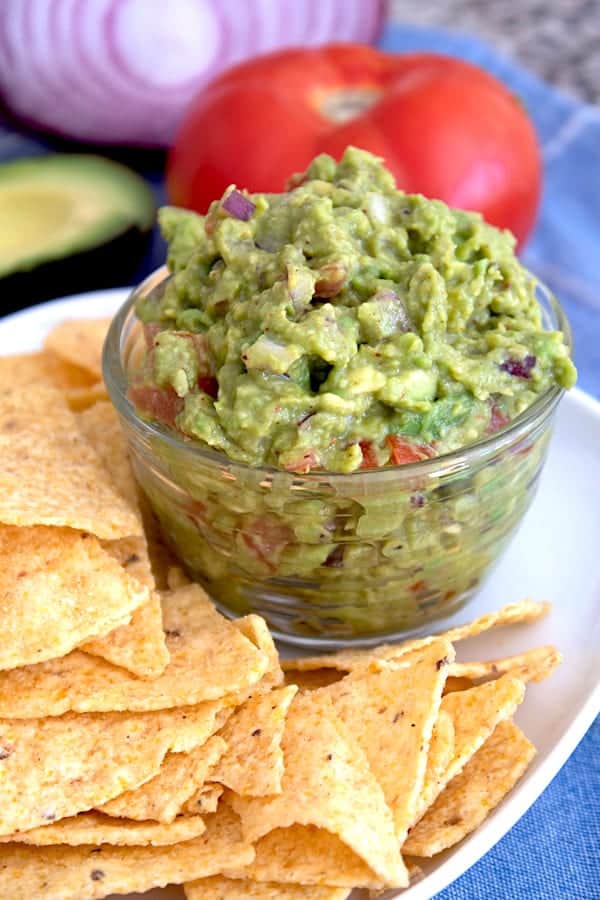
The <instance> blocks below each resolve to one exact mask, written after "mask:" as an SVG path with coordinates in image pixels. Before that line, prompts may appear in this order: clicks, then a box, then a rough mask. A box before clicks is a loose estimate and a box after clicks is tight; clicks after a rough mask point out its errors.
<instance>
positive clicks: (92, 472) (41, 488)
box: [0, 387, 141, 540]
mask: <svg viewBox="0 0 600 900" xmlns="http://www.w3.org/2000/svg"><path fill="white" fill-rule="evenodd" d="M0 457H1V458H2V467H1V468H0V522H4V523H5V524H6V525H59V526H68V527H69V528H76V529H78V530H80V531H89V532H90V533H91V534H95V535H96V537H99V538H104V539H106V540H114V539H116V538H121V537H129V536H131V535H139V534H141V526H140V522H139V521H138V518H137V516H136V515H135V512H134V511H133V510H132V509H131V507H130V506H129V504H128V503H126V501H125V500H124V499H123V498H122V497H121V496H120V494H118V493H117V492H116V491H115V490H114V488H113V486H112V484H111V482H110V478H109V476H108V474H107V472H106V470H105V469H104V467H103V466H102V463H101V462H100V460H99V459H98V456H97V455H96V453H95V452H94V450H93V448H92V447H91V446H90V445H89V443H88V442H87V441H86V440H85V438H84V437H83V435H82V434H81V432H80V431H79V428H78V426H77V420H76V418H75V416H74V415H73V413H72V412H71V411H70V410H69V409H68V407H67V405H66V403H65V400H64V398H63V396H62V394H61V393H60V392H59V391H57V390H54V389H53V388H45V387H28V388H20V387H19V388H14V389H13V390H8V391H3V392H2V393H0Z"/></svg>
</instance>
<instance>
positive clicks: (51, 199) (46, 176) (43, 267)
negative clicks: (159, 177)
mask: <svg viewBox="0 0 600 900" xmlns="http://www.w3.org/2000/svg"><path fill="white" fill-rule="evenodd" d="M155 211H156V210H155V204H154V197H153V195H152V191H151V190H150V188H149V187H148V185H147V184H146V182H145V181H144V180H143V179H142V178H140V177H139V175H136V174H135V173H134V172H132V171H131V170H130V169H128V168H126V167H125V166H122V165H120V164H119V163H115V162H113V161H112V160H110V159H105V158H104V157H101V156H92V155H89V156H88V155H84V154H52V155H48V156H38V157H34V158H31V159H20V160H17V161H15V162H10V163H5V164H4V165H0V315H5V314H6V313H8V312H12V311H13V310H15V309H20V308H22V307H24V306H29V305H30V304H32V303H38V302H40V301H41V300H48V299H50V298H52V297H60V296H64V295H65V294H72V293H76V292H78V291H85V290H91V289H94V288H106V287H112V286H114V285H120V284H124V283H127V282H128V281H129V280H130V279H131V277H132V276H133V274H134V272H135V270H136V269H137V267H138V265H139V263H140V260H141V258H142V255H143V254H144V252H145V250H146V247H147V244H148V239H149V237H150V235H151V233H152V227H153V225H154V219H155Z"/></svg>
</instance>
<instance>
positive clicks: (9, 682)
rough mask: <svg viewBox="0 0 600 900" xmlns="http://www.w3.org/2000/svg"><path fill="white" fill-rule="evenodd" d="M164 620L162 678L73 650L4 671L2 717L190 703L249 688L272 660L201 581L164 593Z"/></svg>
mask: <svg viewBox="0 0 600 900" xmlns="http://www.w3.org/2000/svg"><path fill="white" fill-rule="evenodd" d="M163 622H164V628H165V633H166V637H167V647H168V650H169V654H170V662H169V664H168V666H167V667H166V669H165V671H164V672H163V673H162V675H160V676H159V677H158V678H155V679H153V680H152V681H143V680H141V679H139V678H136V677H135V676H133V675H131V674H130V673H129V672H126V671H125V670H124V669H121V668H117V667H116V666H113V665H111V664H110V663H107V662H105V661H104V660H101V659H98V658H97V657H94V656H89V655H88V654H86V653H81V652H80V651H77V650H75V651H73V653H70V654H69V655H68V656H66V657H64V658H63V659H62V660H59V661H56V662H48V663H40V664H38V665H36V666H27V667H25V668H23V669H17V670H14V671H12V672H5V673H0V716H4V717H7V718H8V717H23V718H29V717H36V716H60V715H62V714H63V713H65V712H69V711H74V712H107V711H115V710H126V711H135V710H137V711H146V710H152V709H166V708H168V707H173V706H186V705H191V704H195V703H201V702H203V701H206V700H217V699H219V698H222V697H225V696H229V695H235V694H236V692H239V691H244V690H246V689H248V688H250V687H252V686H253V685H255V684H256V683H257V682H258V681H259V680H260V678H261V677H262V675H263V674H264V673H265V671H266V669H267V667H268V665H269V659H268V657H267V656H266V654H265V653H263V652H262V651H260V650H259V649H258V648H257V647H255V646H254V644H252V643H251V642H250V641H249V640H248V639H247V638H245V637H244V635H243V634H241V632H240V631H239V629H238V628H236V627H235V625H233V624H232V623H231V622H229V621H228V620H227V619H226V618H225V617H224V616H222V615H221V614H220V613H218V612H217V610H216V609H215V608H214V606H213V605H212V603H211V602H210V600H209V599H208V597H207V596H206V594H205V593H204V591H203V590H202V588H200V587H199V586H198V585H195V584H193V585H188V586H185V587H183V588H180V589H179V590H178V591H175V592H174V593H173V594H169V595H166V596H164V597H163Z"/></svg>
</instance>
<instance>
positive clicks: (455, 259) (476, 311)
mask: <svg viewBox="0 0 600 900" xmlns="http://www.w3.org/2000/svg"><path fill="white" fill-rule="evenodd" d="M296 180H297V181H299V182H300V183H299V184H298V186H297V187H295V188H293V189H292V190H290V191H288V192H287V193H283V194H268V195H265V194H256V195H252V196H251V197H249V198H246V196H245V195H242V194H240V193H239V192H237V191H235V190H233V189H230V191H229V192H228V194H226V195H225V198H224V199H223V200H221V201H216V202H214V203H213V204H212V206H211V208H210V211H209V213H208V215H207V216H206V217H201V216H198V215H196V214H194V213H191V212H187V211H184V210H179V209H174V208H165V209H163V210H161V212H160V224H161V227H162V230H163V232H164V235H165V237H166V239H167V240H168V242H169V257H168V264H169V268H170V269H171V271H172V272H173V273H174V275H173V278H172V280H171V281H170V283H169V284H168V285H167V288H166V290H165V292H164V294H163V296H162V297H161V298H160V299H159V300H158V301H156V300H146V301H144V302H142V303H140V305H139V307H138V314H139V316H140V317H141V318H142V320H143V321H144V322H145V323H151V324H153V325H154V324H155V325H156V326H158V329H159V330H157V333H155V334H154V336H153V338H154V347H153V351H152V359H151V365H150V366H149V367H148V368H147V370H146V371H145V373H144V379H145V382H146V384H147V385H151V386H153V387H155V388H157V389H159V390H160V391H163V392H165V397H164V398H163V400H165V401H166V400H168V399H170V400H171V404H169V403H168V402H164V403H163V406H164V407H165V408H167V410H168V415H169V416H171V418H172V419H173V422H171V423H170V424H174V425H175V427H176V428H177V429H179V431H181V432H182V433H183V434H184V435H186V436H187V437H189V438H192V439H194V440H197V441H201V442H203V443H204V444H207V445H209V446H210V447H213V448H215V449H218V450H221V451H223V452H224V453H225V454H226V455H227V456H228V457H229V458H230V459H232V460H236V461H239V462H245V463H248V464H250V465H264V464H266V465H272V466H277V467H280V468H285V469H288V470H293V471H299V472H306V471H308V470H309V469H314V468H319V469H324V470H327V471H334V472H351V471H353V470H355V469H358V468H360V467H361V466H362V467H364V466H368V467H372V466H381V465H386V464H387V463H402V462H410V461H414V460H418V459H422V458H425V457H430V456H434V455H440V454H443V453H447V452H448V451H451V450H455V449H457V448H459V447H463V446H466V445H468V444H472V443H474V442H475V441H477V440H479V439H480V438H482V437H483V436H485V435H486V434H488V433H490V431H493V430H497V428H498V427H499V425H503V424H506V423H507V422H508V421H510V420H511V419H513V418H514V417H515V416H516V415H518V414H519V413H521V412H522V411H523V410H524V409H526V408H527V407H528V406H530V405H531V403H532V402H533V401H534V400H535V399H536V397H537V396H538V395H539V394H540V393H542V392H544V391H546V390H547V389H548V388H549V387H550V386H551V385H554V384H558V385H560V386H562V387H565V388H566V387H570V386H571V385H572V384H573V383H574V381H575V369H574V367H573V364H572V362H571V360H570V359H569V357H568V352H567V349H566V347H565V345H564V343H563V339H562V335H561V334H560V333H557V332H554V333H552V332H547V331H544V330H543V328H542V325H541V321H540V310H539V306H538V303H537V301H536V298H535V280H534V279H533V277H532V276H531V275H530V274H529V273H528V272H527V271H526V270H525V269H524V268H523V267H522V265H521V264H520V263H519V261H518V260H517V258H516V257H515V255H514V240H513V238H512V236H511V235H510V234H509V233H508V232H500V231H498V230H497V229H495V228H493V227H491V226H489V225H487V224H486V223H485V222H484V221H483V220H482V218H481V217H480V216H479V215H477V214H475V213H467V212H461V211H458V210H452V209H449V208H448V207H447V206H445V204H443V203H441V202H439V201H436V200H427V199H426V198H425V197H422V196H418V195H406V194H403V193H402V192H400V191H398V190H396V187H395V184H394V180H393V178H392V175H391V174H390V173H389V172H388V171H387V170H386V169H385V168H384V166H383V164H382V163H381V161H380V160H378V159H377V158H376V157H374V156H372V155H371V154H369V153H366V152H364V151H361V150H357V149H355V148H352V147H351V148H348V150H347V151H346V153H345V154H344V157H343V159H342V160H341V162H340V163H338V164H336V162H335V161H334V160H333V159H332V158H331V157H329V156H325V155H323V156H319V157H317V158H316V159H315V160H314V162H313V163H312V164H311V165H310V167H309V169H308V171H307V172H306V175H305V176H304V178H303V179H302V180H300V179H296ZM238 207H239V209H238ZM229 209H231V210H232V211H231V212H230V211H229ZM238 216H241V217H238ZM196 335H197V336H198V339H196V340H194V339H193V336H196ZM146 396H147V395H146ZM143 401H144V397H143V395H142V396H141V397H140V398H138V405H139V406H141V407H143V405H144V402H143ZM157 406H158V404H156V403H155V404H154V407H155V408H156V407H157ZM149 411H150V412H151V413H152V411H153V408H152V406H151V407H150V410H149ZM154 411H155V409H154Z"/></svg>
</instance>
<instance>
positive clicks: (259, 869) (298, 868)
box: [219, 804, 385, 889]
mask: <svg viewBox="0 0 600 900" xmlns="http://www.w3.org/2000/svg"><path fill="white" fill-rule="evenodd" d="M221 809H223V804H222V805H221V806H220V807H219V810H221ZM254 849H255V852H256V858H255V860H254V862H252V863H251V864H250V865H248V866H246V867H245V868H243V869H236V868H235V867H234V865H233V864H232V865H231V866H227V867H226V868H225V869H224V870H223V874H224V875H226V876H227V877H229V878H236V879H237V878H241V879H251V880H253V881H260V882H264V881H266V882H276V883H279V884H303V885H323V884H330V885H332V886H335V887H345V888H346V889H348V888H353V887H365V888H383V887H385V881H384V880H383V879H381V878H378V876H377V875H376V874H375V873H374V872H373V870H372V869H371V868H370V866H368V865H367V864H366V863H365V862H363V860H362V859H360V857H358V856H357V855H356V853H353V852H352V850H351V849H350V847H348V846H347V845H346V844H343V843H342V841H341V840H340V839H339V838H338V837H336V836H335V835H334V834H330V833H329V832H328V831H325V830H324V829H323V828H315V826H313V825H291V826H290V827H289V828H276V829H274V830H273V831H270V832H269V834H267V835H265V837H263V838H261V839H260V840H259V841H258V842H257V843H256V844H255V846H254Z"/></svg>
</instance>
